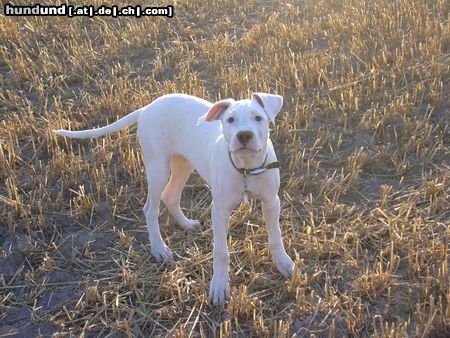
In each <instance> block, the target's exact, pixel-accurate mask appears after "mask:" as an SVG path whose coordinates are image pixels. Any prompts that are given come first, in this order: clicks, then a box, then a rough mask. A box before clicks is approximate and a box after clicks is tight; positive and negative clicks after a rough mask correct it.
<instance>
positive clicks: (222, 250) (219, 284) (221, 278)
mask: <svg viewBox="0 0 450 338" xmlns="http://www.w3.org/2000/svg"><path fill="white" fill-rule="evenodd" d="M230 215H231V208H224V206H223V204H221V203H220V202H219V201H216V200H214V202H213V206H212V210H211V220H212V226H213V238H214V244H213V246H214V249H213V277H212V279H211V285H210V288H209V301H210V302H211V303H212V304H219V303H223V302H225V301H226V300H228V299H229V298H230V290H229V287H228V274H229V265H230V255H229V253H228V247H227V234H228V219H229V218H230Z"/></svg>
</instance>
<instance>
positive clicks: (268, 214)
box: [261, 195, 294, 278]
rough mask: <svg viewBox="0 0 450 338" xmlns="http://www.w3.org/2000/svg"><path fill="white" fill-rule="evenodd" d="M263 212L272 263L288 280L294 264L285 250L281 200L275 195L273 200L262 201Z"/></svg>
mask: <svg viewBox="0 0 450 338" xmlns="http://www.w3.org/2000/svg"><path fill="white" fill-rule="evenodd" d="M261 202H262V211H263V216H264V220H265V221H266V224H267V232H268V236H269V250H270V254H271V256H272V261H273V262H274V264H275V266H276V267H277V269H278V271H280V273H281V274H282V275H283V276H284V277H286V278H288V277H289V276H290V275H291V274H292V270H293V269H294V262H293V261H292V259H291V258H290V257H289V256H288V254H287V253H286V250H285V249H284V244H283V240H282V238H281V230H280V222H279V217H280V199H279V197H278V195H275V197H274V198H272V199H268V200H267V199H266V200H262V201H261Z"/></svg>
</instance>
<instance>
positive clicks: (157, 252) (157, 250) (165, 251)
mask: <svg viewBox="0 0 450 338" xmlns="http://www.w3.org/2000/svg"><path fill="white" fill-rule="evenodd" d="M151 252H152V256H153V257H154V258H155V259H156V261H157V262H158V263H168V262H170V261H171V260H172V259H173V253H172V250H170V248H169V247H168V246H167V245H165V244H163V245H161V246H152V249H151Z"/></svg>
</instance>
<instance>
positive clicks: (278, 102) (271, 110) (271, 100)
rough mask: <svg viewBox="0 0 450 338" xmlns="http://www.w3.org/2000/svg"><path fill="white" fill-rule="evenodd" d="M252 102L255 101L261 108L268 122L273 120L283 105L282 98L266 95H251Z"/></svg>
mask: <svg viewBox="0 0 450 338" xmlns="http://www.w3.org/2000/svg"><path fill="white" fill-rule="evenodd" d="M252 101H256V102H257V103H258V104H259V105H260V106H261V107H263V109H264V111H265V112H266V114H267V116H268V117H269V120H270V121H272V122H273V121H274V120H275V116H277V114H278V112H279V111H280V109H281V106H282V105H283V97H282V96H280V95H274V94H266V93H253V94H252Z"/></svg>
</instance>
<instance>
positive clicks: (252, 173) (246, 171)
mask: <svg viewBox="0 0 450 338" xmlns="http://www.w3.org/2000/svg"><path fill="white" fill-rule="evenodd" d="M267 156H269V153H267V155H266V158H265V159H264V162H263V164H261V165H260V166H259V167H256V168H253V169H245V168H238V167H236V165H235V164H234V162H233V159H232V158H231V152H230V151H228V157H229V158H230V162H231V164H232V165H233V167H234V169H236V170H237V171H238V172H239V173H241V174H242V175H244V176H247V175H250V176H256V175H260V174H262V173H265V172H266V171H267V170H269V169H275V168H279V167H280V163H279V162H278V161H276V162H272V163H269V164H268V165H266V161H267Z"/></svg>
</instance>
